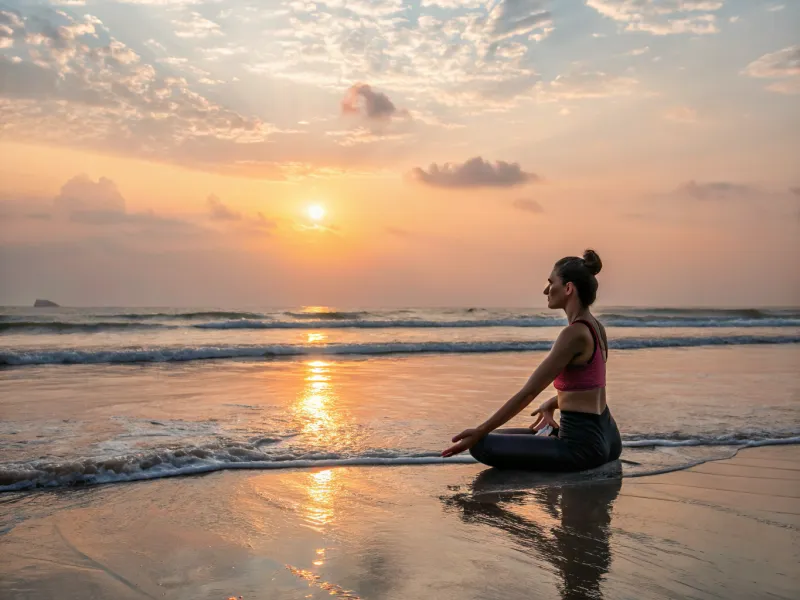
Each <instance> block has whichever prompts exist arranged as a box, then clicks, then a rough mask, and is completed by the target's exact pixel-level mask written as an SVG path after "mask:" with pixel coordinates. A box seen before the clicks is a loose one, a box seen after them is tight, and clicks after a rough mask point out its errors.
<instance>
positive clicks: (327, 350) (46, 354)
mask: <svg viewBox="0 0 800 600" xmlns="http://www.w3.org/2000/svg"><path fill="white" fill-rule="evenodd" d="M797 343H800V336H797V335H774V336H771V335H730V336H696V337H662V338H621V339H616V340H611V341H610V342H609V347H610V348H612V349H615V350H637V349H643V348H680V347H694V346H728V345H733V346H738V345H749V344H797ZM550 346H551V343H550V342H547V341H519V342H515V341H508V342H506V341H497V342H495V341H491V342H417V343H414V342H389V343H384V344H380V343H361V344H358V343H355V344H328V345H300V344H272V345H264V346H252V345H247V346H162V347H150V348H118V349H101V350H75V349H69V348H64V349H54V350H5V351H0V365H9V366H16V365H48V364H96V363H141V362H171V361H176V362H182V361H192V360H206V359H223V358H227V359H230V358H265V357H266V358H269V357H280V356H313V355H362V356H381V355H388V354H420V353H429V354H431V353H432V354H463V353H493V352H530V351H536V350H549V349H550Z"/></svg>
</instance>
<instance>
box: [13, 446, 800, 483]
mask: <svg viewBox="0 0 800 600" xmlns="http://www.w3.org/2000/svg"><path fill="white" fill-rule="evenodd" d="M795 445H800V437H791V438H776V439H767V440H753V441H751V442H747V443H745V444H740V445H735V444H725V443H719V444H710V443H702V442H696V441H695V440H685V441H677V440H632V441H627V442H623V448H636V449H645V450H652V449H654V448H656V447H664V448H672V447H674V448H693V447H707V448H720V449H722V448H730V453H729V454H728V455H727V456H720V457H708V458H701V459H697V460H694V461H691V462H689V463H687V464H683V465H676V466H667V467H663V468H656V467H653V468H652V469H651V470H647V471H642V472H636V471H625V470H624V467H623V465H627V466H628V467H629V468H630V467H637V466H641V463H638V462H636V461H633V460H628V459H624V458H621V459H619V461H618V463H619V469H620V471H621V473H622V474H621V475H620V478H622V479H632V478H641V477H652V476H656V475H665V474H668V473H675V472H681V471H686V470H688V469H692V468H694V467H698V466H701V465H703V464H707V463H712V462H718V461H724V460H730V459H733V458H735V457H736V456H737V455H738V454H739V453H740V452H742V451H743V450H747V449H752V448H765V447H773V446H795ZM151 454H152V456H155V455H156V454H157V453H151ZM162 454H163V452H162ZM152 456H149V455H148V456H145V457H141V456H139V458H140V459H141V460H143V461H151V460H152ZM120 460H122V458H120V457H117V458H113V459H103V460H100V461H98V463H100V464H102V463H107V462H117V463H118V462H119V461H120ZM159 460H160V459H159ZM87 461H90V459H83V458H81V459H76V460H73V461H69V462H70V463H72V464H75V465H80V464H86V463H87ZM615 462H616V461H615ZM67 464H69V463H67ZM460 464H472V465H478V466H481V463H479V462H478V461H477V460H475V459H474V458H472V457H471V456H469V455H468V454H467V453H464V454H461V455H459V456H455V457H450V458H442V457H440V456H438V455H436V454H431V455H419V454H418V455H413V456H407V457H366V456H365V457H350V458H329V459H318V460H317V459H296V460H281V461H238V462H227V463H222V464H220V463H214V464H197V463H190V464H187V465H184V466H180V467H178V466H176V467H175V470H163V469H161V470H159V469H154V470H151V471H140V472H134V473H118V472H115V471H113V470H111V471H110V472H109V471H106V472H102V473H100V474H97V473H96V471H97V469H95V472H94V473H89V474H86V475H85V476H84V477H85V479H83V478H78V479H77V480H75V481H71V482H70V481H64V482H63V483H59V484H55V485H49V484H39V483H34V484H27V485H26V484H25V483H24V482H27V481H30V479H25V480H24V482H23V481H20V482H15V481H14V482H12V479H13V478H14V477H15V476H16V477H19V476H20V475H18V473H19V474H21V473H23V472H29V473H33V472H34V471H33V470H29V471H23V470H17V473H13V474H9V473H3V471H2V469H1V468H0V498H2V496H3V495H4V494H9V493H24V492H37V491H48V490H50V491H54V490H60V489H83V488H89V487H97V486H107V485H116V484H122V483H137V482H144V481H156V480H160V479H171V478H176V477H193V476H198V475H208V474H211V473H216V472H221V471H277V470H307V469H320V468H339V467H402V466H421V465H460ZM484 467H485V466H484ZM615 469H617V465H616V464H615V463H608V464H607V465H603V466H601V467H598V468H597V469H592V470H590V471H579V472H575V473H554V474H552V480H553V481H552V483H553V484H558V483H562V482H563V483H567V482H569V481H592V480H593V479H594V478H600V479H606V478H608V477H609V475H608V472H611V471H614V470H615ZM56 470H63V469H62V468H61V467H59V466H57V465H46V466H41V471H40V472H41V473H43V474H46V473H47V472H49V471H56ZM95 478H97V479H95ZM98 479H100V480H98ZM4 480H8V481H9V482H10V483H4ZM20 483H23V484H22V485H20Z"/></svg>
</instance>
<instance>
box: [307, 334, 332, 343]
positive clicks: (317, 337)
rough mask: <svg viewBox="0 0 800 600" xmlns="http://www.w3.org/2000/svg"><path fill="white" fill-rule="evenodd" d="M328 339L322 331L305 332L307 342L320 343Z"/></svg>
mask: <svg viewBox="0 0 800 600" xmlns="http://www.w3.org/2000/svg"><path fill="white" fill-rule="evenodd" d="M327 339H328V336H327V335H326V334H324V333H308V334H306V342H307V343H309V344H321V343H323V342H324V341H325V340H327Z"/></svg>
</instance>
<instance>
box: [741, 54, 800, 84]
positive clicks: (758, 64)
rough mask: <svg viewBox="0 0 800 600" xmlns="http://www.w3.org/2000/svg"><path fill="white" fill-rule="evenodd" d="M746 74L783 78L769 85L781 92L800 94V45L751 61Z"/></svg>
mask: <svg viewBox="0 0 800 600" xmlns="http://www.w3.org/2000/svg"><path fill="white" fill-rule="evenodd" d="M744 74H745V75H749V76H750V77H758V78H763V79H782V80H783V81H777V82H775V83H772V84H770V85H769V86H767V89H768V90H770V91H773V92H778V93H781V94H800V45H798V46H789V47H787V48H784V49H782V50H778V51H777V52H771V53H769V54H765V55H763V56H762V57H760V58H758V59H756V60H754V61H753V62H751V63H750V64H749V65H747V67H746V68H745V69H744Z"/></svg>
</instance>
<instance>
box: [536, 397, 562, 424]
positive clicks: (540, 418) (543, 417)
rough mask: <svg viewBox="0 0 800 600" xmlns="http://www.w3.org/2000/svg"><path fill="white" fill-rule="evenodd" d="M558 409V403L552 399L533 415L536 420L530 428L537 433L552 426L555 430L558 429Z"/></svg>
mask: <svg viewBox="0 0 800 600" xmlns="http://www.w3.org/2000/svg"><path fill="white" fill-rule="evenodd" d="M557 407H558V402H555V403H554V402H553V401H552V399H551V400H548V401H547V402H544V403H543V404H542V405H541V406H540V407H539V408H537V409H536V410H535V411H533V412H532V413H531V416H535V417H536V420H535V421H534V422H533V424H532V425H531V426H530V428H531V429H533V430H534V431H537V432H538V431H540V430H542V429H544V428H545V427H546V426H547V425H550V426H551V427H552V428H553V429H558V423H556V419H555V414H554V413H555V411H556V408H557Z"/></svg>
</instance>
